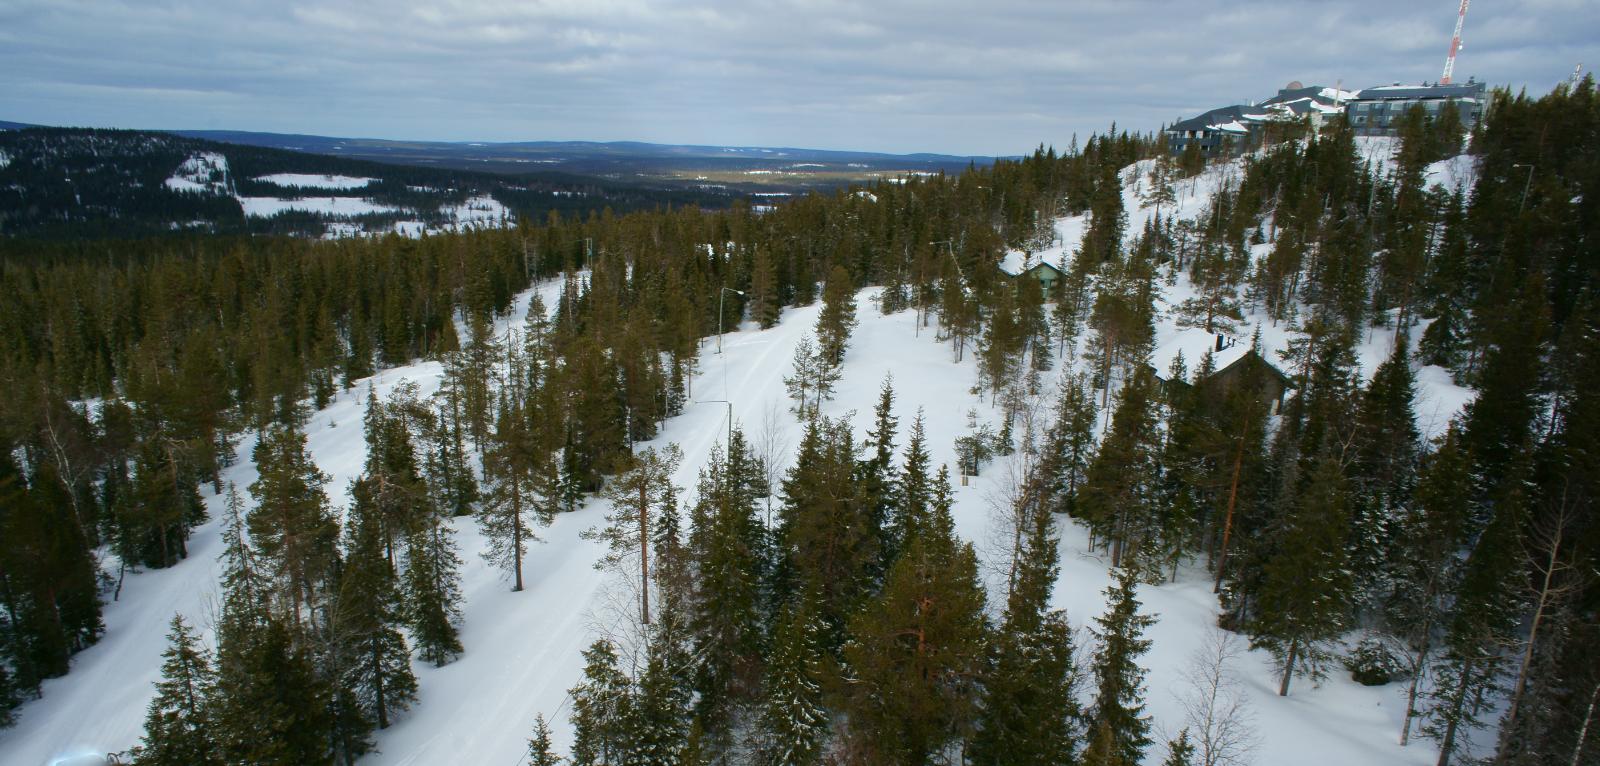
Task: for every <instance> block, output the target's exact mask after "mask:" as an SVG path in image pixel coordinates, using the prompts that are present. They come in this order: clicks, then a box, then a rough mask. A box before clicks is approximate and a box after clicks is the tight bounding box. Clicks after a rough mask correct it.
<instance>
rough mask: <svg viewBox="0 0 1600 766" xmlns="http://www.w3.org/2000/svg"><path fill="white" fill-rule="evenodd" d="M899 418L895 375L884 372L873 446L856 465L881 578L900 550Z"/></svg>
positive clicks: (869, 434) (875, 413)
mask: <svg viewBox="0 0 1600 766" xmlns="http://www.w3.org/2000/svg"><path fill="white" fill-rule="evenodd" d="M898 427H899V419H897V418H896V417H895V416H894V376H893V375H892V374H889V375H885V376H884V378H883V384H882V385H881V386H880V387H879V388H878V404H877V406H876V407H875V408H873V422H872V429H871V430H869V431H867V443H866V445H865V446H866V447H867V448H868V450H870V451H869V452H868V453H867V455H866V458H865V459H863V460H862V461H860V463H859V466H858V468H857V473H858V476H857V481H858V483H859V484H860V486H861V494H862V501H863V502H864V503H866V505H867V512H868V521H867V523H868V524H870V525H872V529H873V530H874V531H875V532H876V533H877V535H878V552H879V556H880V564H879V567H880V568H879V569H878V570H877V571H876V572H874V573H873V574H874V576H875V577H876V578H881V577H882V576H883V573H884V572H886V571H888V569H889V565H890V564H892V563H893V562H894V558H895V556H896V555H897V554H898V552H899V551H898V547H899V546H898V543H897V541H896V540H895V539H894V537H893V535H894V526H893V518H894V508H895V505H896V498H895V495H896V494H897V489H898V488H897V487H896V486H895V476H894V473H895V471H894V436H895V430H896V429H897V428H898Z"/></svg>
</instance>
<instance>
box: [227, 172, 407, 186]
mask: <svg viewBox="0 0 1600 766" xmlns="http://www.w3.org/2000/svg"><path fill="white" fill-rule="evenodd" d="M256 180H257V181H262V182H264V183H269V184H275V185H277V186H289V187H294V186H298V187H300V188H303V189H359V188H361V187H363V186H366V185H367V184H370V183H372V182H373V181H376V180H378V179H376V178H354V177H351V176H330V175H312V174H309V173H273V174H272V175H266V176H257V177H256Z"/></svg>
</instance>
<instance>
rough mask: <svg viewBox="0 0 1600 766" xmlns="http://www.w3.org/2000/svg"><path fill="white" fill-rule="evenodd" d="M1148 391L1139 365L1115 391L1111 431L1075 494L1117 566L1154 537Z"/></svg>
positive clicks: (1154, 472) (1148, 376) (1154, 439)
mask: <svg viewBox="0 0 1600 766" xmlns="http://www.w3.org/2000/svg"><path fill="white" fill-rule="evenodd" d="M1154 395H1155V375H1154V374H1153V373H1152V372H1150V370H1149V369H1147V368H1141V369H1140V371H1139V372H1138V373H1137V374H1136V375H1134V378H1133V380H1131V381H1129V382H1128V385H1127V386H1125V387H1124V388H1123V390H1122V392H1121V393H1120V394H1119V395H1118V398H1117V410H1116V414H1115V415H1114V416H1113V417H1112V420H1111V433H1110V434H1108V435H1107V436H1106V438H1105V441H1103V442H1102V443H1101V445H1100V449H1099V451H1098V452H1097V453H1096V454H1095V457H1094V461H1093V462H1092V463H1090V464H1089V469H1088V471H1087V472H1086V473H1085V478H1084V483H1083V491H1082V493H1081V494H1080V496H1079V503H1078V507H1079V508H1080V509H1081V512H1082V514H1083V516H1084V518H1086V519H1088V521H1089V524H1090V527H1091V529H1092V530H1093V531H1094V533H1095V536H1096V537H1097V538H1099V539H1100V540H1102V541H1103V542H1104V543H1105V544H1106V546H1107V547H1108V548H1109V549H1110V550H1111V564H1112V566H1117V567H1121V566H1123V565H1124V562H1125V561H1128V560H1129V558H1130V557H1138V556H1139V554H1140V553H1142V552H1143V550H1142V548H1143V546H1145V545H1146V544H1147V543H1151V542H1154V540H1155V537H1156V534H1155V532H1156V527H1157V526H1159V523H1158V522H1159V519H1158V515H1157V512H1156V502H1155V501H1156V486H1157V482H1158V481H1159V479H1160V470H1159V465H1158V463H1159V461H1158V459H1157V446H1158V437H1159V434H1158V432H1157V430H1156V421H1155V409H1154ZM1133 561H1134V562H1137V564H1138V565H1143V564H1146V563H1154V562H1144V561H1140V560H1139V559H1138V558H1133Z"/></svg>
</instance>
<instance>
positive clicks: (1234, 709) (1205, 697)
mask: <svg viewBox="0 0 1600 766" xmlns="http://www.w3.org/2000/svg"><path fill="white" fill-rule="evenodd" d="M1243 651H1244V644H1243V642H1242V641H1241V640H1240V639H1239V637H1238V636H1236V635H1234V634H1232V633H1229V632H1227V631H1225V630H1222V629H1221V628H1215V627H1214V628H1212V629H1211V630H1210V632H1208V633H1207V634H1206V636H1205V638H1204V640H1203V641H1202V642H1201V643H1200V646H1199V647H1197V648H1196V649H1195V651H1194V654H1193V655H1192V656H1191V657H1190V659H1189V667H1188V669H1187V670H1186V671H1184V681H1185V683H1186V685H1187V689H1185V690H1184V692H1183V693H1182V694H1181V695H1180V698H1181V700H1182V702H1183V706H1184V711H1185V715H1184V724H1185V725H1186V726H1187V727H1188V728H1189V732H1190V736H1192V737H1194V744H1195V750H1196V754H1197V755H1199V757H1200V759H1199V761H1198V762H1197V763H1198V764H1199V766H1244V765H1245V764H1248V763H1250V759H1251V755H1252V754H1253V753H1254V752H1255V749H1256V745H1257V743H1258V741H1259V737H1258V736H1257V734H1256V729H1255V713H1254V712H1252V711H1251V710H1250V703H1249V700H1248V699H1246V697H1245V694H1244V689H1243V688H1242V687H1241V686H1240V685H1239V681H1238V679H1237V678H1235V677H1234V674H1233V669H1232V665H1233V661H1234V660H1235V659H1236V658H1237V657H1238V656H1239V655H1240V654H1241V653H1242V652H1243Z"/></svg>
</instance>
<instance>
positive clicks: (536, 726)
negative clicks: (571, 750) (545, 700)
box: [528, 713, 566, 766]
mask: <svg viewBox="0 0 1600 766" xmlns="http://www.w3.org/2000/svg"><path fill="white" fill-rule="evenodd" d="M553 748H554V746H553V745H551V744H550V724H547V723H545V722H544V714H543V713H540V714H539V715H538V716H537V717H535V718H534V719H533V736H532V737H530V738H528V766H561V762H562V761H564V760H566V759H564V758H562V757H561V756H559V755H556V753H555V750H554V749H553Z"/></svg>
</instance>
